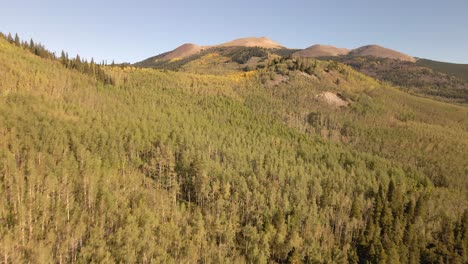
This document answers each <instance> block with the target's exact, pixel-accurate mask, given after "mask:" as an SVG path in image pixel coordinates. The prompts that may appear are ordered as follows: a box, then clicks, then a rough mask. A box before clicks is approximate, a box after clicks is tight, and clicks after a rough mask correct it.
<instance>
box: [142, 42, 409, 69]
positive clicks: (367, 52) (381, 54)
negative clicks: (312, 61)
mask: <svg viewBox="0 0 468 264" xmlns="http://www.w3.org/2000/svg"><path fill="white" fill-rule="evenodd" d="M216 47H260V48H266V49H288V48H286V47H284V46H283V45H281V44H279V43H277V42H275V41H273V40H271V39H269V38H267V37H248V38H240V39H235V40H232V41H229V42H226V43H222V44H218V45H212V46H200V45H197V44H193V43H186V44H183V45H182V46H180V47H177V48H176V49H174V50H172V51H169V52H166V53H163V54H159V55H156V56H154V57H151V58H149V59H150V60H173V59H183V58H186V57H189V56H192V55H195V54H198V53H200V52H201V51H203V50H204V49H208V48H216ZM341 55H349V56H353V57H363V56H373V57H377V58H389V59H397V60H401V61H410V62H416V58H414V57H412V56H409V55H406V54H404V53H401V52H398V51H395V50H392V49H389V48H385V47H381V46H378V45H366V46H362V47H359V48H356V49H351V50H350V49H346V48H337V47H334V46H330V45H321V44H316V45H313V46H310V47H308V48H306V49H303V50H299V51H297V52H294V53H293V56H295V57H303V58H317V57H329V56H341ZM145 61H146V60H145ZM136 64H138V63H136Z"/></svg>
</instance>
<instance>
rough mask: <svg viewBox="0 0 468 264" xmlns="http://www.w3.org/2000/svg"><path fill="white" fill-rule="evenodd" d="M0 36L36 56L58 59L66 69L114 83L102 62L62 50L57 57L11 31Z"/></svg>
mask: <svg viewBox="0 0 468 264" xmlns="http://www.w3.org/2000/svg"><path fill="white" fill-rule="evenodd" d="M0 37H2V38H4V39H6V40H7V41H8V42H10V43H11V44H14V45H15V46H17V47H21V48H23V49H25V50H28V51H29V52H31V53H32V54H34V55H36V56H39V57H41V58H44V59H49V60H58V61H60V62H61V63H62V65H63V66H65V67H66V68H68V69H73V70H77V71H79V72H81V73H83V74H86V75H89V76H92V77H93V78H95V79H96V80H98V81H101V82H103V83H104V84H110V85H113V84H114V80H113V79H112V77H111V76H110V75H109V74H107V73H106V72H105V71H104V69H103V66H104V65H105V63H104V62H102V63H101V64H97V63H95V62H94V59H92V58H91V61H89V62H88V61H87V60H84V59H82V58H80V56H79V55H78V54H77V55H76V57H75V58H69V56H68V53H65V52H64V51H62V53H61V56H60V57H59V58H58V57H57V56H56V55H55V53H54V52H51V51H49V50H48V49H46V48H45V47H44V45H42V44H40V43H37V42H34V40H33V39H31V40H30V41H29V42H28V41H24V40H21V39H20V37H19V36H18V34H17V33H16V34H15V36H14V37H13V36H12V35H11V33H8V35H5V34H3V33H2V32H0Z"/></svg>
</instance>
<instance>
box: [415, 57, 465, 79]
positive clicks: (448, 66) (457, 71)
mask: <svg viewBox="0 0 468 264" xmlns="http://www.w3.org/2000/svg"><path fill="white" fill-rule="evenodd" d="M416 64H417V65H419V66H423V67H427V68H431V69H433V70H435V71H438V72H442V73H445V74H448V75H453V76H457V77H459V78H461V79H463V80H465V81H467V82H468V64H459V63H449V62H441V61H434V60H428V59H418V60H417V61H416Z"/></svg>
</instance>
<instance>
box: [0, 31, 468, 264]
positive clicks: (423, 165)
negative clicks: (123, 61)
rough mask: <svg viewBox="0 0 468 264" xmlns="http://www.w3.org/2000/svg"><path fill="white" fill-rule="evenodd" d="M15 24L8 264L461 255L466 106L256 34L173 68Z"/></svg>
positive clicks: (2, 195)
mask: <svg viewBox="0 0 468 264" xmlns="http://www.w3.org/2000/svg"><path fill="white" fill-rule="evenodd" d="M7 39H8V37H7V38H6V39H4V38H0V256H1V259H2V261H3V262H5V263H22V262H30V263H50V262H60V263H64V262H68V263H75V262H78V263H90V262H92V263H113V262H120V263H197V262H200V263H301V262H304V263H466V262H468V210H467V205H468V203H467V192H466V191H467V187H468V179H467V177H466V176H467V171H468V168H467V165H466V160H468V156H467V155H468V154H467V152H466V149H467V148H468V118H467V116H468V110H467V108H466V107H464V106H457V105H452V104H447V103H442V102H437V101H433V100H430V99H425V98H419V97H415V96H412V95H409V94H407V93H403V92H401V91H399V90H397V89H396V88H394V87H391V86H389V85H386V84H382V83H381V82H378V81H376V80H374V79H372V78H370V77H368V76H365V75H363V74H361V73H358V72H356V71H354V70H353V69H352V68H351V67H348V66H345V65H342V64H340V63H337V62H324V61H317V60H314V59H292V58H285V57H281V56H279V55H276V56H273V55H271V54H266V55H265V54H264V53H261V52H262V51H263V50H262V49H255V48H254V49H246V50H240V51H239V50H236V49H225V50H223V51H222V52H219V51H218V52H214V53H210V54H208V53H207V54H202V55H201V56H200V57H198V58H196V59H194V60H193V61H191V62H190V63H191V64H183V65H182V64H181V65H178V66H177V67H175V68H176V69H177V70H179V72H175V71H170V70H167V69H165V70H158V69H141V68H135V67H128V66H122V67H117V66H106V65H98V64H95V63H94V62H83V61H82V60H81V59H79V57H78V59H76V58H75V59H73V60H72V59H68V58H67V57H68V56H66V54H63V55H62V56H61V57H60V58H56V57H55V56H52V55H51V56H40V55H39V54H36V53H35V52H34V49H32V50H31V48H30V45H29V46H28V45H25V44H21V42H20V41H18V42H16V41H15V40H14V39H11V40H10V41H8V40H7ZM10 42H11V43H10ZM257 52H258V54H257ZM260 53H261V54H260ZM228 55H229V56H228ZM225 58H229V59H230V60H232V58H237V59H238V62H236V63H237V64H233V63H232V61H229V62H228V61H226V59H225ZM252 58H253V60H252ZM72 61H74V63H72ZM226 62H228V63H226ZM174 63H175V62H174ZM249 63H251V64H249ZM206 65H209V66H206ZM233 65H236V66H235V67H234V66H233ZM239 65H242V67H240V66H239ZM258 65H261V66H260V67H259V66H258Z"/></svg>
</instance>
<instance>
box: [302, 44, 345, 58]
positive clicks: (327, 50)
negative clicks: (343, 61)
mask: <svg viewBox="0 0 468 264" xmlns="http://www.w3.org/2000/svg"><path fill="white" fill-rule="evenodd" d="M348 53H349V49H345V48H337V47H334V46H330V45H321V44H317V45H313V46H310V47H308V48H306V49H304V50H300V51H298V52H295V53H294V56H297V57H304V58H315V57H328V56H339V55H346V54H348Z"/></svg>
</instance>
